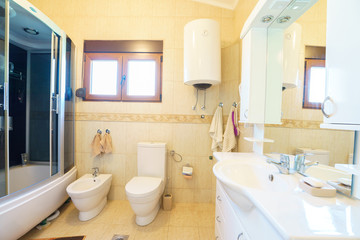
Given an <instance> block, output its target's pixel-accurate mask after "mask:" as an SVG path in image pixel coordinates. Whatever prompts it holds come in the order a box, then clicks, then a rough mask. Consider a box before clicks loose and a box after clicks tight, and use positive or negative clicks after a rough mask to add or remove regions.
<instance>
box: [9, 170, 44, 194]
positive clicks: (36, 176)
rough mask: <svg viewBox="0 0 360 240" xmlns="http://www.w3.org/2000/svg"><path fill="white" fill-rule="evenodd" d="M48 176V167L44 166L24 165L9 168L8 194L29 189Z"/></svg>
mask: <svg viewBox="0 0 360 240" xmlns="http://www.w3.org/2000/svg"><path fill="white" fill-rule="evenodd" d="M49 176H50V166H49V164H47V165H46V164H45V165H37V164H36V165H35V164H30V165H25V166H21V165H20V166H15V167H11V168H10V171H9V179H10V186H9V192H10V193H14V192H16V191H18V190H21V189H24V188H26V187H29V186H31V185H33V184H35V183H38V182H40V181H43V180H45V179H47V178H48V177H49Z"/></svg>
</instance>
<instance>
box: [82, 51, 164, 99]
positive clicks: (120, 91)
mask: <svg viewBox="0 0 360 240" xmlns="http://www.w3.org/2000/svg"><path fill="white" fill-rule="evenodd" d="M162 56H163V55H162V53H94V52H91V53H90V52H85V53H84V61H85V63H84V85H83V86H84V87H85V89H86V90H85V92H86V96H85V99H84V100H85V101H124V102H161V101H162V97H161V96H162V94H161V89H162ZM140 59H141V60H143V59H147V60H154V61H155V62H156V76H155V77H156V79H155V96H129V95H127V91H126V90H127V83H128V81H129V79H127V77H126V76H127V66H128V61H129V60H140ZM93 60H116V61H118V73H117V83H116V88H117V94H116V95H96V94H91V93H90V88H91V62H92V61H93ZM123 76H125V81H122V79H123Z"/></svg>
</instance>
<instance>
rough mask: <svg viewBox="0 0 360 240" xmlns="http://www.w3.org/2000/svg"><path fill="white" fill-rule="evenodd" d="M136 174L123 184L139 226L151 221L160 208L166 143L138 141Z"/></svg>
mask: <svg viewBox="0 0 360 240" xmlns="http://www.w3.org/2000/svg"><path fill="white" fill-rule="evenodd" d="M137 168H138V171H137V172H138V175H137V176H136V177H133V178H132V179H131V180H130V181H129V182H128V183H127V184H126V186H125V192H126V197H127V199H128V200H129V202H130V205H131V208H132V210H133V211H134V213H135V215H136V219H135V222H136V224H137V225H139V226H145V225H148V224H149V223H151V222H152V221H153V220H154V219H155V217H156V215H157V213H158V211H159V208H160V200H161V196H162V194H163V192H164V188H165V181H166V143H146V142H143V143H138V145H137Z"/></svg>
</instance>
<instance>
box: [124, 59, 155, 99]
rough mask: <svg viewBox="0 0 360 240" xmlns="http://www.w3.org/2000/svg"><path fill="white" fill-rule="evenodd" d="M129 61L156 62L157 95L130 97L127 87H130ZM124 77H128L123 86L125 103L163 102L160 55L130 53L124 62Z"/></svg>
mask: <svg viewBox="0 0 360 240" xmlns="http://www.w3.org/2000/svg"><path fill="white" fill-rule="evenodd" d="M129 60H154V61H155V63H156V72H155V74H156V75H155V95H154V96H141V95H137V96H130V95H127V86H128V82H129V79H128V77H127V76H128V73H127V71H128V62H129ZM123 71H124V73H123V75H124V76H125V77H126V78H125V81H124V83H123V85H122V100H123V101H130V102H134V101H139V102H160V101H161V55H160V54H145V53H144V54H138V53H129V54H124V60H123Z"/></svg>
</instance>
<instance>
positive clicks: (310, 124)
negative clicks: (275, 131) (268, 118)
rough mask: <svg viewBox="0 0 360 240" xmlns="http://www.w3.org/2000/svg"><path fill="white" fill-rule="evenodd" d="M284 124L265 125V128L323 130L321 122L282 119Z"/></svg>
mask: <svg viewBox="0 0 360 240" xmlns="http://www.w3.org/2000/svg"><path fill="white" fill-rule="evenodd" d="M281 122H282V124H265V127H277V128H307V129H321V128H320V124H321V123H322V122H321V121H307V120H296V119H282V120H281Z"/></svg>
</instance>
